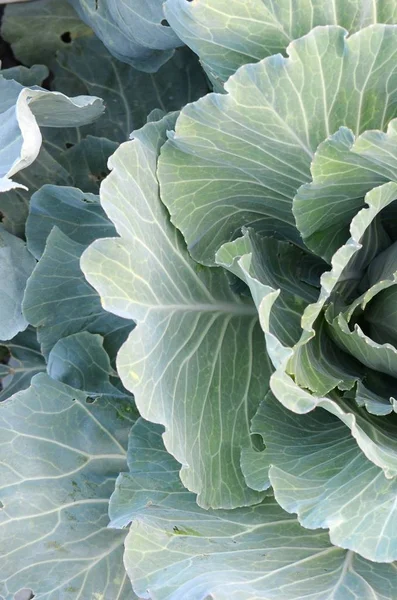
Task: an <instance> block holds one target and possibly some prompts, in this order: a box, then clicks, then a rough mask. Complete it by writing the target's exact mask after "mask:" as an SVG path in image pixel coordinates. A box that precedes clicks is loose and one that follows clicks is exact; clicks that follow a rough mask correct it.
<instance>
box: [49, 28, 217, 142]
mask: <svg viewBox="0 0 397 600" xmlns="http://www.w3.org/2000/svg"><path fill="white" fill-rule="evenodd" d="M87 56H89V57H90V60H87ZM51 70H52V72H53V74H54V81H53V84H52V85H53V87H54V89H56V90H59V91H60V92H63V93H64V94H67V95H68V96H77V95H81V94H83V95H88V96H92V95H94V96H96V95H97V94H99V95H100V97H101V98H103V101H104V102H105V105H106V111H105V113H104V115H103V116H102V117H101V118H100V119H99V120H98V121H97V122H96V123H93V124H92V125H90V126H89V127H85V128H83V129H82V133H83V134H86V133H90V134H91V135H95V136H101V137H105V138H109V139H110V140H113V141H116V142H124V141H125V140H127V139H128V138H129V135H130V133H131V132H132V131H133V130H134V129H138V128H139V127H142V126H143V125H144V124H145V123H146V117H147V115H148V114H149V113H150V112H151V111H152V110H153V109H155V108H160V109H162V110H164V111H165V112H169V111H171V110H179V109H180V108H182V106H184V105H185V104H187V103H188V102H192V101H193V100H197V98H199V97H200V96H203V95H204V94H206V93H207V91H208V84H207V81H206V78H205V75H204V72H203V70H202V68H201V66H200V63H199V61H198V60H197V57H196V56H195V55H194V54H193V52H191V51H190V50H189V49H188V48H181V49H180V50H177V51H176V52H175V54H174V56H173V57H172V58H171V59H170V60H169V61H168V62H167V64H166V65H163V66H162V67H161V68H160V70H159V71H158V72H157V73H143V72H141V71H138V70H137V69H134V68H133V67H131V66H130V65H128V64H125V63H122V62H120V61H118V60H117V59H116V58H114V56H112V54H110V53H109V52H108V50H107V49H106V48H105V46H104V45H103V44H102V42H101V41H100V40H98V38H96V37H95V36H91V37H84V38H81V39H79V40H76V41H75V42H74V43H73V44H70V45H69V46H67V47H66V48H65V49H64V50H63V51H62V52H58V54H57V58H56V60H55V61H54V63H52V66H51Z"/></svg>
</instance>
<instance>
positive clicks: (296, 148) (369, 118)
mask: <svg viewBox="0 0 397 600" xmlns="http://www.w3.org/2000/svg"><path fill="white" fill-rule="evenodd" d="M346 35H347V34H346V31H345V30H343V29H341V28H340V27H319V28H316V29H314V30H312V31H311V32H310V33H309V34H308V35H306V36H305V37H302V38H300V39H298V40H295V41H293V42H292V43H291V44H290V45H289V47H288V50H287V51H288V55H289V58H283V57H282V56H280V55H276V56H271V57H269V58H266V59H264V60H262V61H260V62H259V63H257V64H250V65H244V66H243V67H241V68H240V69H239V70H238V71H237V73H236V74H235V75H233V76H232V77H231V78H230V79H229V80H228V82H227V84H226V86H225V89H226V91H227V92H228V93H227V94H225V95H224V94H222V95H221V94H209V95H207V96H206V97H204V98H202V99H200V100H198V101H197V102H195V103H193V104H189V105H188V106H186V107H185V108H184V109H183V110H182V111H181V115H180V117H179V119H178V121H177V123H176V129H175V133H174V134H172V135H171V136H170V140H169V141H168V142H167V144H165V145H164V147H163V149H162V153H161V157H160V161H159V179H160V184H161V197H162V200H163V201H164V202H165V204H166V206H167V208H168V209H169V211H170V213H171V218H172V222H173V223H174V224H175V225H176V226H177V227H178V228H179V229H180V230H181V231H182V233H183V235H184V237H185V239H186V241H187V244H188V248H189V250H190V252H191V254H192V256H193V257H194V258H195V259H196V260H198V261H200V262H202V263H204V264H214V255H215V253H216V251H217V250H218V248H219V247H220V246H221V245H222V243H224V242H227V241H229V240H230V239H233V238H235V237H237V236H238V235H239V232H240V228H241V226H242V225H246V226H252V227H254V228H255V229H256V230H257V231H259V232H260V233H262V234H266V235H277V237H285V238H287V239H289V240H290V241H293V242H294V243H296V244H298V245H299V244H302V240H301V237H300V235H299V234H298V232H297V230H296V228H295V221H294V217H293V214H292V210H291V204H292V199H293V197H294V196H295V194H296V191H297V189H298V188H299V187H300V185H301V184H303V183H306V182H307V181H308V180H309V178H310V163H311V160H312V156H313V152H314V151H315V150H316V148H317V146H318V145H319V143H320V142H322V141H323V140H324V139H325V138H327V137H328V136H329V135H330V134H333V133H334V132H335V131H336V130H337V129H338V128H339V127H340V126H341V125H346V126H348V127H351V128H352V129H353V131H354V132H355V133H357V134H359V133H361V132H362V131H364V130H366V129H371V128H376V127H378V128H379V127H380V128H383V127H385V126H386V125H387V122H388V121H389V120H390V119H391V118H392V117H393V116H394V115H395V113H396V97H397V88H396V86H395V77H396V73H397V71H396V69H397V67H396V65H397V62H396V52H397V50H396V48H397V44H396V38H397V27H395V26H386V25H373V26H371V27H367V28H365V29H362V30H361V31H359V32H358V33H356V34H354V35H352V36H351V37H349V38H346Z"/></svg>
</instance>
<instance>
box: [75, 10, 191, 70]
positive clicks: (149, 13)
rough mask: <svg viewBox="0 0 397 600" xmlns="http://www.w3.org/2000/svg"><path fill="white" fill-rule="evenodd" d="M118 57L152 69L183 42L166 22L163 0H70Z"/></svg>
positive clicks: (169, 56) (168, 56)
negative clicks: (103, 0)
mask: <svg viewBox="0 0 397 600" xmlns="http://www.w3.org/2000/svg"><path fill="white" fill-rule="evenodd" d="M69 3H70V4H71V5H72V6H73V7H74V8H75V9H76V11H77V12H78V14H79V16H80V17H81V18H82V19H83V21H85V23H87V25H89V26H90V27H92V29H93V30H94V31H95V33H96V34H97V36H98V37H99V38H100V39H101V40H102V41H103V42H104V44H106V46H107V48H108V50H109V52H111V53H112V54H113V55H114V56H115V57H116V58H117V59H118V60H121V61H123V62H127V63H129V64H130V65H132V66H133V67H135V68H136V69H140V70H142V71H147V72H148V73H153V72H154V71H157V69H158V68H159V67H161V65H163V64H164V63H165V62H167V60H168V59H169V58H171V56H172V55H173V51H174V48H176V47H177V46H182V44H183V42H181V41H180V39H179V38H178V37H177V35H176V34H175V33H174V32H173V30H172V29H171V28H170V27H169V26H168V23H166V22H164V15H163V8H162V0H146V1H145V2H142V1H141V0H106V2H102V1H98V2H97V1H96V0H69Z"/></svg>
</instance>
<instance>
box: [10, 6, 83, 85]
mask: <svg viewBox="0 0 397 600" xmlns="http://www.w3.org/2000/svg"><path fill="white" fill-rule="evenodd" d="M91 34H92V31H91V29H90V28H89V27H87V25H86V24H85V23H83V22H82V21H81V19H80V18H79V17H78V15H77V14H76V13H75V11H74V10H73V8H72V7H71V6H70V5H69V4H68V1H67V0H36V2H30V3H29V4H26V5H22V6H18V4H16V5H13V6H7V7H6V9H5V11H4V16H3V19H2V25H1V35H2V37H3V38H4V39H5V40H6V41H7V42H8V43H9V44H11V48H12V51H13V53H14V55H15V57H16V58H17V59H18V60H20V61H21V62H22V63H24V64H25V65H33V64H34V63H43V64H45V65H47V66H49V65H50V63H51V61H52V59H53V58H54V57H55V54H56V52H57V51H58V50H61V49H62V48H63V47H64V46H66V45H67V44H70V43H71V42H72V41H73V40H75V39H77V38H80V37H85V36H87V35H91ZM38 41H39V43H38ZM21 83H22V82H21ZM24 85H27V84H24Z"/></svg>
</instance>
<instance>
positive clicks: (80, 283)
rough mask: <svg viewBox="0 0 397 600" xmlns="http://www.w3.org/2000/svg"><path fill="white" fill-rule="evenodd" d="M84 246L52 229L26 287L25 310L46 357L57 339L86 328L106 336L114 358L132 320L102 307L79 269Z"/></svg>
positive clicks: (108, 347)
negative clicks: (111, 313) (112, 313)
mask: <svg viewBox="0 0 397 600" xmlns="http://www.w3.org/2000/svg"><path fill="white" fill-rule="evenodd" d="M85 248H86V245H83V244H79V243H77V242H74V241H72V240H71V239H70V238H69V237H67V236H66V235H65V234H64V233H62V232H61V231H60V230H59V229H58V228H57V227H54V228H53V229H52V231H51V233H50V235H49V236H48V238H47V244H46V248H45V251H44V253H43V256H42V257H41V259H40V261H39V262H38V263H37V266H36V268H35V270H34V271H33V273H32V276H31V277H30V279H29V281H28V284H27V286H26V291H25V296H24V301H23V312H24V315H25V317H26V319H27V320H28V322H29V323H31V324H32V325H34V326H35V327H37V336H38V340H39V342H40V345H41V350H42V352H43V354H44V356H45V357H47V356H48V354H49V352H50V350H51V349H52V348H53V346H54V345H55V344H56V343H57V342H58V340H60V339H61V338H63V337H66V336H69V335H72V334H74V333H78V332H79V331H83V330H85V331H89V332H90V333H99V334H100V335H102V336H103V337H104V338H105V348H106V351H107V352H108V353H109V356H110V358H111V360H112V361H114V359H115V357H116V354H117V352H118V349H119V348H120V345H121V344H122V343H123V342H124V341H125V339H126V337H127V335H128V334H129V332H130V331H131V328H132V327H133V323H132V322H131V321H130V320H126V319H122V318H120V317H116V316H115V315H109V314H108V313H107V312H106V311H105V310H103V308H102V306H101V302H100V299H99V296H98V294H97V293H96V292H95V290H94V289H92V287H91V286H90V285H89V284H88V283H87V282H86V280H85V278H84V275H83V273H82V272H81V269H80V256H81V254H82V253H83V251H84V250H85Z"/></svg>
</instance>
